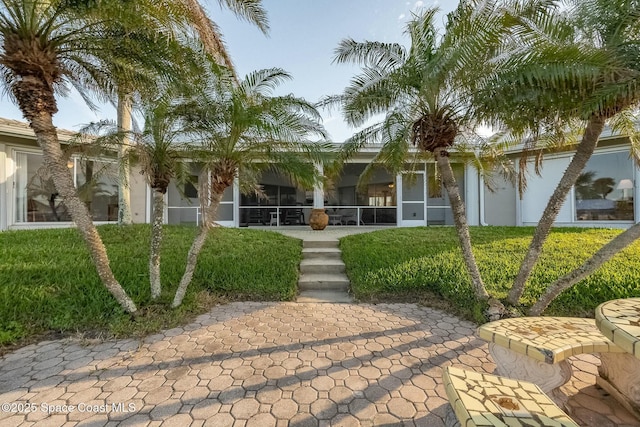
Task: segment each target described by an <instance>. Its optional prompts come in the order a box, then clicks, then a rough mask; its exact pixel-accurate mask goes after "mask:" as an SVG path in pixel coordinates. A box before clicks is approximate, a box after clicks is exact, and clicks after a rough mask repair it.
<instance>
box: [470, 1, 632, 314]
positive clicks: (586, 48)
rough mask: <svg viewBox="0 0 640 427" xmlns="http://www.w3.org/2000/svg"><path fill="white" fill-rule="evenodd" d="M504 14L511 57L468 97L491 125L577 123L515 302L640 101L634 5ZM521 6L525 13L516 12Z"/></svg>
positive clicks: (553, 6)
mask: <svg viewBox="0 0 640 427" xmlns="http://www.w3.org/2000/svg"><path fill="white" fill-rule="evenodd" d="M523 4H524V7H523V8H522V9H520V10H519V11H516V13H514V14H513V15H512V21H513V22H512V23H513V24H514V26H513V30H514V31H513V37H511V38H509V39H508V40H510V41H511V42H513V43H514V44H513V45H511V47H512V51H511V55H508V56H507V55H505V56H503V57H502V58H500V59H498V60H496V63H500V62H501V64H500V66H499V67H497V68H496V69H497V70H498V72H496V73H495V75H494V76H493V77H492V78H488V79H486V80H485V81H483V82H481V86H483V88H484V89H483V90H480V91H478V92H476V94H479V95H480V96H478V97H477V98H475V99H474V102H475V103H476V105H482V108H486V111H487V112H488V116H487V117H488V118H491V117H493V118H494V119H495V122H496V123H497V124H506V125H507V126H509V127H512V128H513V129H520V130H525V129H533V130H535V131H538V130H540V129H542V130H548V129H559V130H563V129H564V125H565V124H566V123H567V122H568V121H570V120H572V119H579V120H582V122H583V126H584V132H583V134H582V138H581V140H580V142H579V144H577V146H576V153H575V155H574V156H573V158H572V160H571V162H570V163H569V166H568V167H567V169H566V170H565V173H564V175H563V176H562V178H561V179H560V182H559V183H558V185H557V187H556V189H555V191H554V193H553V194H552V196H551V198H550V199H549V202H548V203H547V206H546V208H545V210H544V212H543V214H542V217H541V218H540V221H539V222H538V226H537V227H536V230H535V232H534V236H533V239H532V241H531V244H530V246H529V249H528V251H527V253H526V255H525V258H524V260H523V262H522V264H521V267H520V270H519V272H518V275H517V277H516V279H515V282H514V284H513V287H512V289H511V290H510V292H509V294H508V297H507V301H508V302H509V303H510V304H517V303H518V302H519V300H520V297H521V296H522V293H523V291H524V288H525V285H526V282H527V280H528V278H529V276H530V274H531V271H532V270H533V267H534V266H535V264H536V262H537V260H538V258H539V256H540V253H541V251H542V247H543V244H544V242H545V240H546V238H547V236H548V234H549V231H550V229H551V227H552V225H553V223H554V221H555V219H556V217H557V215H558V213H559V211H560V208H561V207H562V204H563V203H564V201H565V200H566V198H567V195H568V194H569V191H570V190H571V187H573V186H574V185H575V184H576V182H577V181H578V179H579V178H580V175H581V173H582V170H583V169H584V167H585V165H586V163H587V161H588V160H589V158H590V157H591V155H592V154H593V152H594V150H595V148H596V146H597V143H598V139H599V137H600V135H601V133H602V131H603V129H604V127H605V124H606V123H607V122H609V123H610V124H611V125H612V128H614V130H622V131H623V133H625V134H629V135H632V138H631V139H632V153H635V154H637V153H638V152H640V151H639V150H638V141H637V139H636V138H635V136H634V135H635V131H631V132H629V130H631V129H632V128H633V126H632V123H631V122H630V120H629V118H630V117H631V116H630V115H629V114H628V113H629V111H630V110H632V109H634V108H637V106H638V102H639V101H640V86H638V78H639V77H640V65H639V64H640V62H638V57H639V56H640V45H639V44H638V35H639V34H640V19H638V18H639V17H640V4H639V3H638V2H635V1H628V0H567V1H542V2H540V1H535V2H534V1H524V2H523ZM524 9H526V10H527V13H526V14H524V15H523V14H522V13H521V11H522V10H524Z"/></svg>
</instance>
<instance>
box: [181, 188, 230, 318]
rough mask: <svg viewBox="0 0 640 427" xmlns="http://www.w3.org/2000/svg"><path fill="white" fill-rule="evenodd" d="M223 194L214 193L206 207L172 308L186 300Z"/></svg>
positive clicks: (220, 192) (213, 225)
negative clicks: (188, 288)
mask: <svg viewBox="0 0 640 427" xmlns="http://www.w3.org/2000/svg"><path fill="white" fill-rule="evenodd" d="M222 193H223V192H222V191H219V192H213V193H212V194H211V200H210V201H209V205H208V206H205V207H204V215H203V216H202V226H201V227H200V231H199V232H198V235H197V236H196V238H195V239H194V241H193V244H192V245H191V248H190V249H189V253H188V254H187V266H186V267H185V270H184V274H183V275H182V279H180V284H179V285H178V290H177V291H176V295H175V297H174V299H173V303H172V304H171V306H172V307H178V306H179V305H180V304H182V300H183V299H184V296H185V294H186V292H187V287H188V286H189V284H190V283H191V279H192V278H193V273H194V272H195V270H196V265H197V264H198V256H199V255H200V252H201V251H202V248H203V247H204V244H205V242H206V241H207V237H208V236H209V230H211V229H212V228H213V227H215V226H216V224H215V223H214V222H213V220H214V218H215V217H216V214H217V212H218V207H219V206H220V202H221V201H222Z"/></svg>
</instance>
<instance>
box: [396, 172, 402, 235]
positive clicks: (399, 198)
mask: <svg viewBox="0 0 640 427" xmlns="http://www.w3.org/2000/svg"><path fill="white" fill-rule="evenodd" d="M396 205H397V206H396V225H397V226H398V227H402V173H399V174H398V175H396Z"/></svg>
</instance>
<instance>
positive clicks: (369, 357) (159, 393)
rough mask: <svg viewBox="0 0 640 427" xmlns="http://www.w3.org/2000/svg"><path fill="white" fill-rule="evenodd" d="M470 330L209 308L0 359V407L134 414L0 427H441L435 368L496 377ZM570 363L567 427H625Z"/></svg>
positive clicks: (359, 310) (432, 323)
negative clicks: (142, 329)
mask: <svg viewBox="0 0 640 427" xmlns="http://www.w3.org/2000/svg"><path fill="white" fill-rule="evenodd" d="M474 329H475V326H474V325H472V324H470V323H469V322H463V321H458V319H456V318H455V317H453V316H450V315H447V314H445V313H442V312H440V311H438V310H436V309H431V308H425V307H420V306H417V305H414V304H384V303H382V304H376V305H367V304H361V305H354V304H297V303H287V302H285V303H275V302H270V303H254V302H246V303H230V304H226V305H219V306H217V307H215V308H213V309H212V310H211V311H210V312H209V313H206V314H203V315H200V316H198V317H197V318H196V319H195V320H194V322H193V323H191V324H189V325H185V326H184V327H180V328H174V329H171V330H169V331H164V332H162V333H159V334H155V335H153V336H150V337H147V338H145V339H144V340H143V342H142V343H140V342H138V341H136V340H134V339H129V340H120V341H108V342H104V343H103V342H100V341H98V340H94V341H92V342H87V343H85V344H83V345H78V344H76V343H74V342H73V340H69V341H50V342H42V343H40V344H34V345H30V346H28V347H24V348H22V349H18V350H16V351H14V352H13V353H8V354H6V355H4V356H2V357H0V402H5V401H10V402H25V401H29V402H34V401H36V400H37V399H43V401H44V399H47V401H49V402H48V403H54V404H56V405H57V404H60V405H64V404H69V405H78V404H79V403H84V404H90V405H96V406H99V405H103V404H104V403H105V402H110V403H116V404H117V403H121V402H123V403H130V404H133V405H134V406H135V411H133V412H130V413H129V412H120V413H115V412H109V413H95V414H94V413H79V412H74V413H70V414H62V413H59V414H51V415H47V414H45V413H29V414H0V425H2V426H5V425H7V426H10V425H48V426H51V425H62V424H63V423H65V422H66V423H69V424H73V423H79V424H82V425H85V424H86V425H105V424H106V425H112V424H113V425H116V424H118V423H121V424H120V425H123V426H126V425H147V424H148V425H150V426H152V427H159V426H163V427H167V426H169V427H170V426H174V425H175V426H181V425H194V426H202V425H206V426H215V427H224V426H243V427H283V426H286V425H292V426H293V425H295V426H296V427H305V426H310V427H329V426H340V425H342V426H348V427H357V426H358V425H363V426H368V427H369V426H376V425H390V426H391V425H408V426H418V425H427V426H433V427H443V426H444V419H445V417H446V414H447V408H449V407H450V405H449V403H448V401H447V399H446V393H445V390H444V386H443V385H442V380H441V375H442V368H443V367H444V366H448V365H452V364H454V365H461V366H465V367H467V368H472V369H473V370H475V371H479V372H488V371H492V370H493V369H494V368H495V364H494V363H493V361H492V360H491V357H490V356H489V355H488V352H487V344H486V343H485V342H484V341H482V340H480V339H479V338H478V337H476V336H475V335H474ZM572 363H574V373H575V375H574V378H572V380H571V381H570V382H569V383H567V384H566V385H565V386H564V387H563V391H564V392H566V393H567V394H569V395H570V398H569V403H568V404H569V407H570V408H571V410H572V414H575V415H574V416H576V417H579V419H578V420H576V421H579V424H580V425H584V426H585V427H600V426H602V425H634V423H636V421H635V420H634V418H633V417H632V416H631V415H630V414H629V413H628V412H626V411H625V410H624V408H622V407H621V406H620V405H618V404H617V403H616V402H615V401H612V400H611V397H610V396H605V395H603V394H602V393H599V392H598V390H597V389H595V386H593V384H594V383H595V378H596V376H597V372H598V371H597V364H598V363H599V360H598V358H597V357H594V356H592V355H585V357H584V358H578V359H576V360H575V361H572ZM590 390H591V391H590ZM595 402H597V403H595ZM595 408H597V409H598V411H599V413H595ZM585 420H586V421H585Z"/></svg>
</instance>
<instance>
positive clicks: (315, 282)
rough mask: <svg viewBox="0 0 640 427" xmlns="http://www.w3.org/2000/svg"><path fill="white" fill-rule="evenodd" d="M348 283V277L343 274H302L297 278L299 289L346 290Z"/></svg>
mask: <svg viewBox="0 0 640 427" xmlns="http://www.w3.org/2000/svg"><path fill="white" fill-rule="evenodd" d="M349 284H350V282H349V278H348V277H347V276H345V275H344V274H317V273H311V274H302V275H301V276H300V279H299V280H298V288H299V289H301V290H311V289H317V290H320V289H322V290H329V289H334V290H348V289H349Z"/></svg>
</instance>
